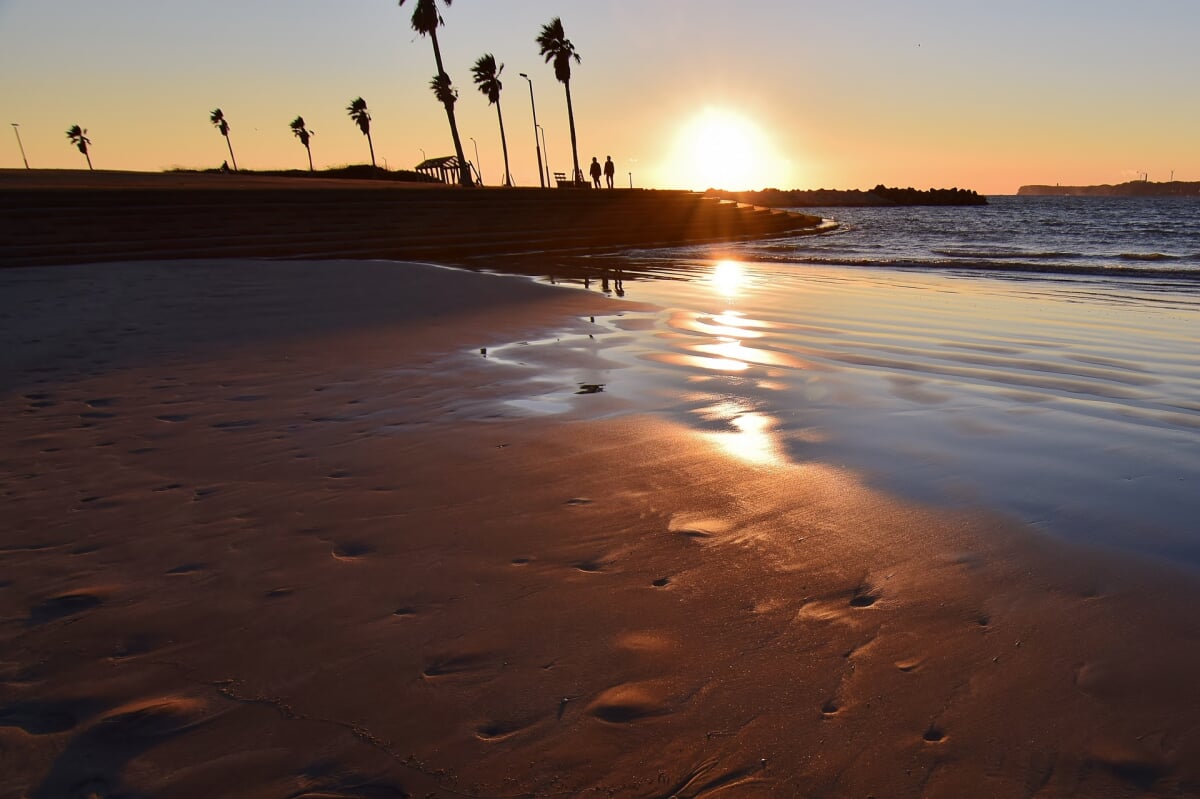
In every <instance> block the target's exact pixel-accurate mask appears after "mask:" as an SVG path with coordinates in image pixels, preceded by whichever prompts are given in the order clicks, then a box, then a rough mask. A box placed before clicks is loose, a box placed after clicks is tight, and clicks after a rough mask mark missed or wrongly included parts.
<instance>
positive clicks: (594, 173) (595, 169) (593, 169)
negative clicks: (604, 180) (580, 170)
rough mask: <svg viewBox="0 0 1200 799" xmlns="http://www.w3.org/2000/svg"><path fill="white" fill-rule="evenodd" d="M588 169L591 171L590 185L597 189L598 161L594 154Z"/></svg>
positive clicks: (598, 180)
mask: <svg viewBox="0 0 1200 799" xmlns="http://www.w3.org/2000/svg"><path fill="white" fill-rule="evenodd" d="M589 171H590V172H591V173H592V186H593V187H595V188H597V189H598V188H600V161H599V160H597V158H596V156H594V155H593V156H592V166H591V169H590V170H589Z"/></svg>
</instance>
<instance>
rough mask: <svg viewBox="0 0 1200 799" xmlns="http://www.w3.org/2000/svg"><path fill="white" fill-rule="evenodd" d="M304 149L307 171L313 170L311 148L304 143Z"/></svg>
mask: <svg viewBox="0 0 1200 799" xmlns="http://www.w3.org/2000/svg"><path fill="white" fill-rule="evenodd" d="M304 149H305V150H307V151H308V171H309V172H313V171H314V170H313V166H312V148H311V147H309V146H308V145H307V144H306V145H304Z"/></svg>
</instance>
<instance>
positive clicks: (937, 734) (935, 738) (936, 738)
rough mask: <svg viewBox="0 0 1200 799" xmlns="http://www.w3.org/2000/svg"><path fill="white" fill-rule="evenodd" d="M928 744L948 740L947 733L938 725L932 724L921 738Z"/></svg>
mask: <svg viewBox="0 0 1200 799" xmlns="http://www.w3.org/2000/svg"><path fill="white" fill-rule="evenodd" d="M921 737H922V738H923V739H924V740H925V742H926V743H931V744H936V743H941V742H942V741H944V740H946V732H945V731H944V730H943V729H942V728H941V727H938V726H937V725H934V724H930V725H929V729H927V730H925V734H924V735H922V736H921Z"/></svg>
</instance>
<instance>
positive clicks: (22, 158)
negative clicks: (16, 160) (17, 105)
mask: <svg viewBox="0 0 1200 799" xmlns="http://www.w3.org/2000/svg"><path fill="white" fill-rule="evenodd" d="M9 124H11V125H12V129H13V133H15V134H17V147H19V148H21V160H22V161H24V162H25V168H26V169H29V159H28V158H26V157H25V145H24V144H21V131H20V130H19V128H20V127H21V126H20V125H18V124H17V123H16V122H12V123H9Z"/></svg>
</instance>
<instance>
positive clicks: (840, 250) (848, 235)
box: [741, 197, 1200, 279]
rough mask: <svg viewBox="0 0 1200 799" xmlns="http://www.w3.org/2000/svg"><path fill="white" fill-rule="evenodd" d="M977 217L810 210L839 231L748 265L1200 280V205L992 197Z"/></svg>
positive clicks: (957, 211) (775, 247)
mask: <svg viewBox="0 0 1200 799" xmlns="http://www.w3.org/2000/svg"><path fill="white" fill-rule="evenodd" d="M988 202H989V204H988V205H986V206H980V207H971V208H829V209H816V210H806V212H807V213H816V214H820V215H822V216H825V217H827V218H832V219H835V220H837V221H838V222H839V223H841V228H840V229H839V230H837V231H835V232H833V233H831V234H829V235H826V236H820V237H817V238H805V237H798V238H794V239H788V240H778V241H772V242H766V243H758V244H749V245H745V246H743V247H742V248H741V249H742V251H743V252H744V253H745V255H746V257H747V258H750V259H752V260H764V261H784V262H789V263H798V264H805V263H815V264H837V265H845V266H864V265H865V266H896V267H904V266H916V267H932V268H938V269H990V270H1007V271H1023V272H1032V273H1038V272H1040V273H1047V272H1052V273H1063V274H1079V275H1095V276H1106V275H1112V276H1138V275H1149V276H1154V277H1159V278H1163V277H1172V276H1176V277H1183V278H1192V279H1200V198H1181V197H1163V198H1105V197H992V198H989V201H988Z"/></svg>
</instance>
